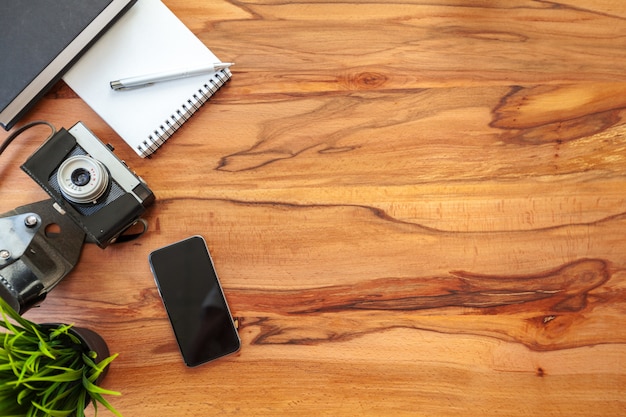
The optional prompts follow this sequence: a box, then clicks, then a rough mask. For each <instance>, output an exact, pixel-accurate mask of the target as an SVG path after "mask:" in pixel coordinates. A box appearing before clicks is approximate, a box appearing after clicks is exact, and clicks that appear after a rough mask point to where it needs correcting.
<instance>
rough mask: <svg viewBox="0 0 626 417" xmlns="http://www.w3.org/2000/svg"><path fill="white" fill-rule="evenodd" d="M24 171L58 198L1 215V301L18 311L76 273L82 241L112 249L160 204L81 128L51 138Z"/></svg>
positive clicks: (72, 128) (135, 177)
mask: <svg viewBox="0 0 626 417" xmlns="http://www.w3.org/2000/svg"><path fill="white" fill-rule="evenodd" d="M22 169H23V170H24V171H25V172H26V173H27V174H28V175H29V176H30V177H31V178H33V179H34V180H35V181H36V182H37V183H38V184H39V185H40V186H41V187H42V188H43V189H44V190H45V191H46V192H47V193H48V194H50V196H51V197H52V199H51V200H45V201H41V202H37V203H33V204H28V205H26V206H22V207H18V208H16V209H14V210H12V211H11V212H8V213H5V214H2V215H0V296H1V297H2V298H4V299H5V300H6V301H7V302H9V304H11V306H12V307H13V308H14V309H15V310H17V311H18V312H23V311H26V310H27V309H28V308H30V307H32V306H33V305H35V304H37V303H38V302H40V301H42V300H43V299H44V298H45V295H46V294H47V293H48V292H49V291H50V290H51V289H52V288H53V287H54V286H55V285H56V284H58V282H59V281H60V280H61V279H62V278H63V277H64V276H65V275H67V273H69V272H70V271H71V269H72V268H73V267H74V266H75V265H76V263H77V262H78V258H79V256H80V251H81V248H82V245H83V242H85V241H87V242H92V243H95V244H97V245H98V246H100V247H101V248H106V247H107V246H108V245H109V244H111V243H113V242H115V241H116V240H118V239H120V238H121V237H123V236H124V232H125V231H127V230H128V229H129V228H130V227H132V226H133V225H135V224H136V223H138V222H143V221H142V219H140V216H141V215H142V214H143V213H144V212H145V210H146V208H147V207H148V206H150V205H151V204H152V203H153V202H154V199H155V197H154V194H153V192H152V191H151V190H150V189H149V188H148V186H147V184H146V183H145V182H144V181H143V180H142V179H141V178H140V177H138V176H137V175H135V174H134V173H133V172H132V171H131V170H130V169H128V167H127V166H126V165H125V164H124V162H122V161H121V160H120V159H118V158H117V157H116V156H115V155H114V154H113V152H112V150H111V149H109V148H108V147H107V146H105V145H104V144H103V143H102V142H101V141H100V140H99V139H98V138H97V137H96V136H95V135H94V134H93V133H92V132H91V131H89V129H87V127H85V125H83V124H82V123H80V122H79V123H77V124H75V125H74V126H72V127H71V128H70V129H69V130H65V129H61V130H60V131H59V132H58V133H56V134H55V135H53V136H52V137H51V138H50V139H48V140H47V141H46V142H45V143H44V144H43V145H42V146H41V147H40V148H39V149H37V151H35V153H34V154H33V155H31V156H30V157H29V158H28V160H27V161H26V162H25V163H24V164H23V165H22ZM142 224H143V226H144V227H145V222H143V223H142ZM51 226H54V231H53V232H51Z"/></svg>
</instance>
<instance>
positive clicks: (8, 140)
mask: <svg viewBox="0 0 626 417" xmlns="http://www.w3.org/2000/svg"><path fill="white" fill-rule="evenodd" d="M37 125H47V126H48V127H49V128H50V129H51V130H52V133H50V136H48V137H47V138H46V140H48V139H50V138H51V137H52V136H54V134H55V133H56V132H57V129H56V128H55V127H54V125H53V124H52V123H50V122H46V121H45V120H35V121H34V122H30V123H26V124H25V125H24V126H22V127H20V128H19V129H17V130H15V131H14V132H13V133H11V134H10V135H9V136H8V137H7V138H6V139H5V140H4V142H2V145H0V155H2V152H4V150H5V149H6V148H7V147H8V146H9V145H10V144H11V142H13V140H15V138H17V137H18V136H19V135H21V134H22V133H24V132H25V131H26V130H28V129H30V128H31V127H34V126H37Z"/></svg>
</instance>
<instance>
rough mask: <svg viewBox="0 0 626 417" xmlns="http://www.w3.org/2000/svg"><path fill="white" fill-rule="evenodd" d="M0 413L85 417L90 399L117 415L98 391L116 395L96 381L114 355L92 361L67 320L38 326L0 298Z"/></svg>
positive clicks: (27, 416)
mask: <svg viewBox="0 0 626 417" xmlns="http://www.w3.org/2000/svg"><path fill="white" fill-rule="evenodd" d="M0 313H1V314H2V317H0V328H4V330H5V331H4V332H2V333H0V416H2V417H84V415H85V414H84V410H85V407H86V406H87V405H88V404H89V402H93V404H94V408H95V412H96V414H97V411H98V404H102V405H103V406H105V407H106V408H108V409H109V410H111V412H113V413H114V414H115V415H117V416H119V417H121V414H120V413H119V412H118V411H117V410H115V408H113V406H111V404H109V403H108V401H107V400H106V399H104V397H103V395H106V394H109V395H119V393H118V392H115V391H109V390H105V389H103V388H100V387H99V386H98V385H97V379H98V377H99V376H101V375H102V373H103V371H104V370H105V368H106V367H107V366H108V365H109V364H110V363H111V361H113V360H114V359H115V358H116V356H117V355H112V356H109V357H108V358H105V359H103V360H100V361H98V362H96V360H98V359H100V358H97V357H96V356H97V355H96V352H93V351H89V352H87V351H86V346H84V345H83V344H81V343H82V342H81V340H80V339H79V338H77V337H76V336H75V335H74V334H72V333H71V330H70V329H71V325H65V324H60V325H52V326H48V325H40V324H35V323H33V322H31V321H29V320H27V319H24V318H23V317H22V316H20V315H19V314H18V313H17V312H15V310H13V309H12V308H11V307H10V306H9V305H8V304H7V303H6V301H4V300H3V299H2V298H1V297H0Z"/></svg>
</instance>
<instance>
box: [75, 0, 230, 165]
mask: <svg viewBox="0 0 626 417" xmlns="http://www.w3.org/2000/svg"><path fill="white" fill-rule="evenodd" d="M213 62H220V60H219V59H218V58H217V57H216V56H215V55H214V54H213V53H212V52H211V51H210V50H209V49H208V48H207V47H206V46H205V45H204V44H203V43H202V42H201V41H200V40H199V39H198V38H197V37H196V36H195V35H194V34H193V33H192V32H191V31H190V30H189V28H187V26H185V25H184V24H183V23H182V22H181V21H180V20H179V19H178V17H176V15H174V14H173V13H172V12H171V11H170V10H169V9H168V8H167V7H166V6H165V5H164V4H163V3H162V2H161V1H159V0H138V1H137V3H136V4H135V5H134V6H133V7H132V8H131V9H130V10H129V11H128V12H126V14H125V15H124V16H122V18H121V19H120V20H119V21H118V22H117V23H116V24H115V25H113V26H112V27H111V28H110V29H109V31H107V33H105V34H104V36H103V37H102V38H100V39H99V40H98V41H97V42H96V43H95V44H94V45H93V46H92V47H91V48H90V49H89V50H88V51H87V52H86V53H85V55H83V56H82V57H81V58H80V60H79V61H78V62H77V63H76V64H74V66H73V67H72V68H71V69H70V70H69V71H68V72H67V73H66V74H65V75H64V76H63V80H64V81H65V82H66V83H67V84H68V85H69V86H70V87H71V88H72V89H73V90H74V91H75V92H76V93H77V94H78V95H79V96H80V97H81V98H82V99H83V100H84V101H85V102H86V103H87V104H88V105H89V106H90V107H91V108H92V109H93V110H94V111H95V112H96V113H98V114H99V115H100V117H102V118H103V119H104V121H105V122H107V124H108V125H109V126H111V128H113V130H115V132H116V133H117V134H118V135H120V137H121V138H122V139H124V141H126V142H127V143H128V144H129V145H130V146H131V147H132V148H133V149H134V150H135V152H136V153H137V154H138V155H139V156H141V157H142V158H144V157H146V156H149V155H151V154H152V153H154V152H155V151H156V150H157V149H159V147H160V146H161V145H163V144H164V143H165V142H166V141H167V140H168V139H169V138H170V137H171V136H172V134H174V133H175V132H176V131H177V130H178V128H180V127H181V126H182V125H183V123H185V122H186V121H187V120H188V119H189V118H190V117H191V116H192V115H193V114H194V113H195V112H196V111H197V110H199V109H200V107H201V106H202V105H203V104H204V103H206V102H207V101H208V100H209V98H211V96H212V95H213V94H215V93H216V92H217V90H219V88H220V87H221V86H222V85H224V83H226V82H227V81H228V80H229V79H230V77H231V75H232V74H231V72H230V71H229V70H228V69H223V70H220V71H218V72H215V73H211V74H205V75H199V76H194V77H189V78H182V79H178V80H173V81H167V82H160V83H156V84H154V85H151V86H149V87H144V88H137V89H132V90H126V91H114V90H112V89H111V87H110V84H109V83H110V82H111V81H112V80H117V79H120V78H125V77H133V76H137V75H142V74H153V73H157V72H161V71H167V70H170V69H173V68H172V67H181V66H185V67H190V68H193V67H199V66H203V65H206V64H207V63H213Z"/></svg>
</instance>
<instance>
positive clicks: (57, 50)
mask: <svg viewBox="0 0 626 417" xmlns="http://www.w3.org/2000/svg"><path fill="white" fill-rule="evenodd" d="M135 1H136V0H88V1H87V0H54V1H52V0H11V1H2V2H0V125H2V127H3V128H4V129H5V130H8V129H10V128H11V127H12V126H13V125H14V124H15V123H16V122H17V120H18V119H19V118H20V117H21V116H22V115H23V114H24V113H25V112H26V111H27V110H28V109H29V108H30V107H32V105H33V104H34V103H35V102H36V100H37V99H38V98H40V97H41V96H42V95H43V94H44V93H45V92H46V91H47V90H48V89H49V88H50V87H51V86H52V85H53V84H54V83H55V82H56V81H58V80H59V79H60V78H61V76H62V75H63V73H64V71H65V70H67V68H69V66H70V65H71V64H72V63H73V62H75V60H76V59H77V58H78V57H79V56H80V54H81V53H82V52H84V51H85V50H86V48H87V47H88V46H89V45H91V44H92V43H93V41H94V40H95V39H96V38H97V37H98V36H99V35H101V34H102V33H103V31H104V30H105V29H106V28H108V27H109V26H110V25H111V24H112V22H113V21H115V20H116V19H117V18H118V17H119V16H120V15H121V14H122V13H124V12H125V11H126V10H127V9H128V8H129V7H130V6H132V4H134V3H135Z"/></svg>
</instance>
